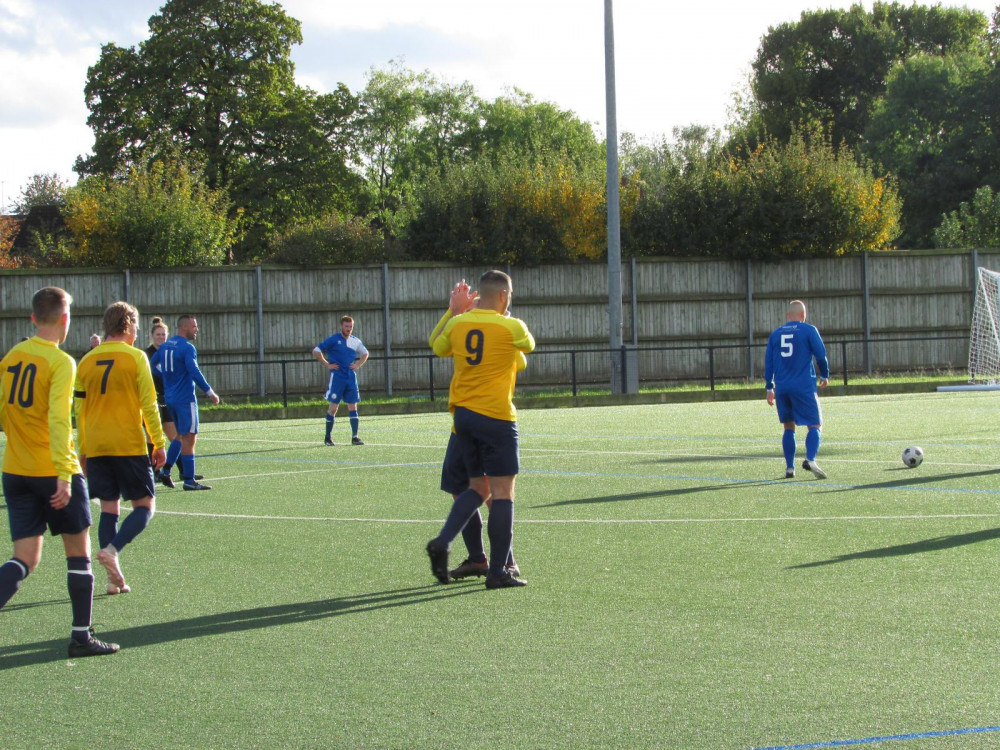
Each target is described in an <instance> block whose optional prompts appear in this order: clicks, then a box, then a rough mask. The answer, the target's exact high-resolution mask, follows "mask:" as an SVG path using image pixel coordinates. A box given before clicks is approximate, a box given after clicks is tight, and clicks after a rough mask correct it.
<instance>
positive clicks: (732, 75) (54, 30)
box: [0, 0, 1000, 210]
mask: <svg viewBox="0 0 1000 750" xmlns="http://www.w3.org/2000/svg"><path fill="white" fill-rule="evenodd" d="M164 2H165V0H0V210H3V209H7V208H9V206H10V204H11V202H12V201H13V200H14V199H16V197H17V196H18V195H19V194H20V192H21V190H22V189H23V187H24V186H25V185H26V184H27V182H28V180H29V179H30V177H31V176H32V175H34V174H53V173H55V174H58V175H59V177H60V178H62V179H63V180H64V181H65V182H67V183H68V184H73V183H75V182H76V174H75V173H74V172H73V162H74V161H75V160H76V157H77V156H80V155H84V154H87V153H89V151H90V148H91V146H92V145H93V134H92V132H91V130H90V129H89V128H88V127H87V122H86V121H87V115H88V110H87V107H86V104H85V102H84V97H83V88H84V85H85V83H86V76H87V68H88V67H89V66H90V65H93V64H94V63H95V62H96V61H97V59H98V57H99V55H100V48H101V45H103V44H107V43H114V44H116V45H118V46H120V47H131V46H134V45H137V44H138V43H139V42H141V41H143V40H144V39H145V38H146V37H147V36H148V24H147V22H148V19H149V17H150V16H151V15H153V14H155V13H156V12H157V11H158V10H159V8H160V7H161V6H162V5H163V4H164ZM997 2H1000V0H967V1H966V2H946V3H945V4H947V5H956V6H958V5H965V6H966V7H969V8H973V9H976V10H980V11H983V12H984V13H986V14H987V15H990V14H991V13H992V11H993V9H994V8H995V7H996V5H997ZM850 4H851V2H850V0H763V1H762V2H748V1H747V0H701V1H700V2H685V3H680V2H671V1H670V0H614V53H615V88H616V100H617V124H618V132H619V134H621V133H626V132H628V133H633V134H635V135H636V136H638V137H639V138H642V139H649V140H651V139H656V138H659V137H661V136H670V134H671V133H672V132H673V129H674V128H676V127H684V126H686V125H690V124H699V125H707V126H710V127H716V128H722V127H723V126H724V125H725V124H726V123H727V122H728V121H729V119H730V116H729V112H730V108H731V106H732V102H733V94H734V92H736V91H738V90H740V89H743V88H745V85H746V81H747V78H748V75H749V70H750V63H751V61H752V60H753V57H754V54H755V53H756V51H757V48H758V45H759V43H760V40H761V37H762V36H764V35H765V34H766V33H767V32H768V29H769V28H770V27H773V26H778V25H780V24H782V23H786V22H790V21H796V20H798V18H799V16H800V14H801V13H802V12H803V11H804V10H817V9H821V8H827V7H848V6H849V5H850ZM862 4H863V5H865V6H866V7H868V8H870V7H871V2H870V1H867V2H863V3H862ZM281 5H282V7H283V8H284V9H285V11H286V12H287V13H288V14H289V15H290V16H292V17H293V18H296V19H298V20H299V21H301V22H302V35H303V43H302V44H301V45H299V46H297V47H295V48H294V49H293V52H292V59H293V61H294V62H295V66H296V79H297V81H298V83H299V84H301V85H304V86H308V87H310V88H312V89H314V90H316V91H317V92H320V93H323V92H327V91H331V90H332V89H333V88H334V87H335V86H336V85H337V84H338V83H344V84H346V85H347V86H348V88H350V90H351V91H353V92H355V93H357V92H359V91H361V90H362V89H363V88H364V86H365V82H366V80H367V79H366V76H367V74H368V73H369V71H370V70H371V69H372V68H385V67H386V66H387V65H388V63H389V61H390V60H393V59H398V60H402V62H403V64H404V65H405V66H406V67H407V68H410V69H411V70H414V71H423V70H427V71H430V72H431V73H432V74H433V75H434V76H436V77H437V78H439V79H441V80H443V81H447V82H449V83H461V82H463V81H469V82H470V83H472V84H473V86H474V87H475V89H476V92H477V94H478V95H479V96H481V97H483V98H486V99H493V98H496V97H497V96H500V95H502V94H504V93H505V92H507V91H509V90H510V89H511V88H513V87H516V88H518V89H521V90H523V91H526V92H528V93H530V94H532V95H533V96H534V97H535V99H536V100H539V101H549V102H553V103H555V104H556V105H558V106H559V107H561V108H563V109H567V110H572V111H573V112H575V113H576V114H577V116H578V117H580V118H581V119H583V120H585V121H587V122H590V123H592V124H593V126H594V130H595V131H596V132H597V133H598V135H599V136H600V137H602V138H603V135H604V133H605V132H606V121H607V118H606V104H605V85H604V81H605V70H604V66H605V41H604V0H363V2H359V1H358V0H283V1H282V2H281Z"/></svg>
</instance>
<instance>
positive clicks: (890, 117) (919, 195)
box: [862, 53, 1000, 247]
mask: <svg viewBox="0 0 1000 750" xmlns="http://www.w3.org/2000/svg"><path fill="white" fill-rule="evenodd" d="M998 83H1000V78H998V77H997V76H996V71H995V69H994V68H993V66H991V64H990V63H989V61H988V60H987V59H986V57H984V56H982V55H979V54H971V53H956V54H952V55H946V56H941V57H931V56H916V57H913V58H912V59H910V60H908V61H907V62H906V63H904V64H903V65H900V66H898V67H897V68H896V69H895V70H894V71H893V73H892V74H891V75H890V77H889V83H888V87H887V90H886V95H885V98H884V100H883V101H881V102H879V103H878V105H877V106H876V107H875V108H874V113H873V116H872V120H871V123H870V125H869V127H868V129H867V131H866V145H865V146H864V147H863V149H862V151H863V152H864V153H865V154H866V155H868V156H869V157H870V158H872V159H874V160H875V161H877V162H879V163H880V164H882V166H883V167H884V168H885V169H887V170H889V171H890V172H892V173H893V174H895V175H896V176H897V178H898V180H899V190H900V195H901V196H902V198H903V201H904V212H903V228H904V234H903V236H902V237H901V240H900V242H901V244H903V245H904V246H907V247H920V246H926V245H928V244H929V243H930V242H931V235H932V232H933V230H934V227H935V226H937V224H938V223H939V222H940V221H941V216H942V214H944V213H946V212H947V211H951V210H954V209H955V208H956V207H957V206H958V204H959V203H961V202H962V201H968V200H970V199H971V198H972V195H973V193H974V192H975V191H976V189H977V188H978V187H980V186H981V185H983V184H984V183H986V184H989V183H990V182H993V181H996V180H998V179H1000V140H998V139H1000V135H998V134H997V133H996V132H995V127H994V123H995V122H996V120H995V119H994V118H995V117H996V115H997V114H1000V113H998V112H997V110H996V107H997V105H996V100H997V97H998V96H1000V86H998V85H997V84H998Z"/></svg>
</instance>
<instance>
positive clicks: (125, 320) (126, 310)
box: [104, 300, 139, 337]
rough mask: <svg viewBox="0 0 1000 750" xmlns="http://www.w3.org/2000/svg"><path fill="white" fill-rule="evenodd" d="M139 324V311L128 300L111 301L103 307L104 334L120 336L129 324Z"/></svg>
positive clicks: (106, 335)
mask: <svg viewBox="0 0 1000 750" xmlns="http://www.w3.org/2000/svg"><path fill="white" fill-rule="evenodd" d="M130 323H131V324H134V325H136V326H138V325H139V311H138V310H136V309H135V308H134V307H132V305H130V304H129V303H128V302H123V301H121V300H119V301H118V302H112V303H111V304H110V305H108V306H107V307H106V308H105V309H104V336H105V337H108V336H120V335H121V334H123V333H125V331H127V330H128V327H129V324H130Z"/></svg>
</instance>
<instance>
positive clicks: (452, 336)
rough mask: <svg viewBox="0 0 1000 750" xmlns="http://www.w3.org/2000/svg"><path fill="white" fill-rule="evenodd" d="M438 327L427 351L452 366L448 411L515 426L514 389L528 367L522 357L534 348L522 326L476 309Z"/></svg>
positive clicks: (487, 311)
mask: <svg viewBox="0 0 1000 750" xmlns="http://www.w3.org/2000/svg"><path fill="white" fill-rule="evenodd" d="M445 321H447V322H445ZM441 323H444V328H443V329H440V326H441ZM441 323H439V324H438V327H437V328H435V329H434V331H435V333H434V334H431V346H432V347H433V348H434V353H435V354H437V355H438V356H439V357H451V358H452V361H453V362H454V365H455V372H454V374H453V375H452V378H451V388H450V389H449V394H448V408H449V409H451V410H452V411H454V410H455V407H456V406H462V407H465V408H466V409H469V410H470V411H474V412H476V413H477V414H482V415H484V416H487V417H492V418H493V419H503V420H506V421H508V422H513V421H515V420H516V419H517V410H516V409H515V408H514V404H513V400H512V399H513V398H514V383H515V381H516V378H517V373H518V372H520V371H521V370H523V369H524V368H525V365H526V364H527V362H526V360H525V357H524V355H525V354H527V353H528V352H531V351H532V350H533V349H534V348H535V339H534V337H533V336H532V335H531V332H530V331H529V330H528V327H527V326H526V325H525V324H524V321H522V320H520V319H518V318H509V317H507V316H505V315H501V314H500V313H498V312H496V311H495V310H485V309H484V310H480V309H478V308H475V309H472V310H469V311H468V312H465V313H462V314H461V315H458V316H456V317H454V318H451V319H450V320H449V319H448V314H446V315H445V317H444V318H442V319H441ZM439 329H440V330H441V332H440V334H438V335H436V336H435V334H437V331H438V330H439Z"/></svg>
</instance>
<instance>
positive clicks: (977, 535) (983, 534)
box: [786, 528, 1000, 570]
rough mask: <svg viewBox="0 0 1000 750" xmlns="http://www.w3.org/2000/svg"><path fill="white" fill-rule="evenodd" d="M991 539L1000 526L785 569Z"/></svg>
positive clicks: (910, 553) (960, 545)
mask: <svg viewBox="0 0 1000 750" xmlns="http://www.w3.org/2000/svg"><path fill="white" fill-rule="evenodd" d="M991 539H1000V528H998V529H985V530H983V531H971V532H969V533H968V534H952V535H950V536H935V537H931V538H930V539H921V540H920V541H919V542H910V543H909V544H895V545H893V546H891V547H879V548H877V549H867V550H863V551H861V552H851V553H850V554H847V555H838V556H837V557H834V558H831V559H829V560H817V561H816V562H811V563H802V564H800V565H789V566H788V567H787V568H786V570H796V569H798V568H818V567H820V566H822V565H834V564H836V563H842V562H849V561H851V560H877V559H880V558H883V557H898V556H900V555H916V554H920V553H921V552H938V551H940V550H944V549H951V548H952V547H962V546H964V545H966V544H977V543H979V542H988V541H990V540H991Z"/></svg>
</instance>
